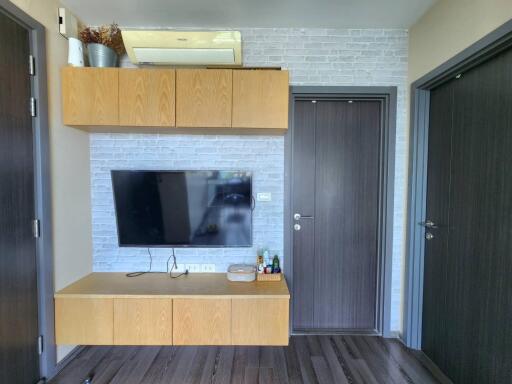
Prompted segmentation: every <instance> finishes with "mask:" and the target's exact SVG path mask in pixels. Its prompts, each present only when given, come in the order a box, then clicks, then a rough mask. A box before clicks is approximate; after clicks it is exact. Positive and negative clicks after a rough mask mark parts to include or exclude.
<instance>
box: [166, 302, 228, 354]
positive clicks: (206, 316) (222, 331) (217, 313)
mask: <svg viewBox="0 0 512 384" xmlns="http://www.w3.org/2000/svg"><path fill="white" fill-rule="evenodd" d="M173 322H174V325H173V341H174V344H175V345H230V344H231V300H230V299H174V300H173Z"/></svg>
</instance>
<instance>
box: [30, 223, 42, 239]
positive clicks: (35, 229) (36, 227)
mask: <svg viewBox="0 0 512 384" xmlns="http://www.w3.org/2000/svg"><path fill="white" fill-rule="evenodd" d="M32 233H33V234H34V237H35V238H36V239H37V238H38V237H40V236H41V223H40V222H39V220H38V219H34V220H32Z"/></svg>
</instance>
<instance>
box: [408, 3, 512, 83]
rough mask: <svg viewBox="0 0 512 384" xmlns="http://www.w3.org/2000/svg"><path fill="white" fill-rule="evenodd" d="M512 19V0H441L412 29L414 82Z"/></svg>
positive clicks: (411, 55)
mask: <svg viewBox="0 0 512 384" xmlns="http://www.w3.org/2000/svg"><path fill="white" fill-rule="evenodd" d="M511 18H512V0H439V1H438V2H437V3H436V4H435V5H434V6H433V7H432V8H431V9H429V10H428V11H427V12H426V13H425V15H423V17H422V18H421V19H420V20H418V22H417V23H416V24H414V25H413V26H412V27H411V28H410V31H409V80H410V81H411V82H413V81H414V80H417V79H418V78H420V77H421V76H423V75H425V74H426V73H428V72H429V71H431V70H432V69H434V68H435V67H437V66H438V65H440V64H442V63H444V62H445V61H447V60H448V59H450V58H451V57H453V56H454V55H456V54H457V53H459V52H461V51H462V50H464V49H465V48H467V47H469V46H470V45H471V44H473V43H474V42H476V41H477V40H479V39H480V38H482V37H484V36H485V35H486V34H488V33H489V32H492V31H493V30H494V29H496V28H498V27H499V26H500V25H502V24H504V23H505V22H506V21H508V20H510V19H511Z"/></svg>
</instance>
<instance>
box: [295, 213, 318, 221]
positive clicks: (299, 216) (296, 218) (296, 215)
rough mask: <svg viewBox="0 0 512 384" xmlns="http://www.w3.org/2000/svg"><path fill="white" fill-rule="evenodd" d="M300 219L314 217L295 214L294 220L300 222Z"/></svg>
mask: <svg viewBox="0 0 512 384" xmlns="http://www.w3.org/2000/svg"><path fill="white" fill-rule="evenodd" d="M300 219H313V216H302V215H301V214H300V213H294V214H293V220H295V221H299V220H300Z"/></svg>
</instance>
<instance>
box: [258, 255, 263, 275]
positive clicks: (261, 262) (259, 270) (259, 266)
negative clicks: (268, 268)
mask: <svg viewBox="0 0 512 384" xmlns="http://www.w3.org/2000/svg"><path fill="white" fill-rule="evenodd" d="M257 267H258V273H263V272H265V263H264V261H263V256H261V255H260V256H258V261H257Z"/></svg>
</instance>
